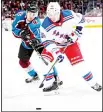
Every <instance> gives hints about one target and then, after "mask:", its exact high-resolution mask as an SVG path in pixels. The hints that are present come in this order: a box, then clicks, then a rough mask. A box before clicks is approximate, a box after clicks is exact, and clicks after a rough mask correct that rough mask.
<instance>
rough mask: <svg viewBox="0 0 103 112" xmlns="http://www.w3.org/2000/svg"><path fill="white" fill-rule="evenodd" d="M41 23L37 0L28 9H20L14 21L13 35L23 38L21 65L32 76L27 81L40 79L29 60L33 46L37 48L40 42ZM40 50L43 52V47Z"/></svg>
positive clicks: (20, 49) (20, 52) (20, 55)
mask: <svg viewBox="0 0 103 112" xmlns="http://www.w3.org/2000/svg"><path fill="white" fill-rule="evenodd" d="M40 25H41V22H40V20H39V18H38V6H37V4H36V3H35V2H32V3H30V4H29V5H28V6H27V10H26V11H19V12H18V13H17V14H16V16H15V18H14V21H13V23H12V33H13V35H14V36H15V37H16V38H21V39H22V43H21V45H20V48H19V54H18V57H19V59H20V60H19V64H20V66H21V67H22V68H23V69H24V70H25V71H26V72H27V73H28V74H29V75H30V76H31V77H30V78H28V79H26V80H25V81H26V82H27V83H29V82H31V81H33V80H38V79H39V77H38V74H37V72H36V71H35V70H34V68H33V66H32V65H31V63H30V61H29V60H30V57H31V55H32V53H33V51H34V49H33V48H32V47H34V48H35V47H36V45H37V44H38V43H40V33H39V32H40V31H39V28H40ZM29 40H30V41H29ZM38 52H39V53H41V52H42V48H41V49H39V50H38Z"/></svg>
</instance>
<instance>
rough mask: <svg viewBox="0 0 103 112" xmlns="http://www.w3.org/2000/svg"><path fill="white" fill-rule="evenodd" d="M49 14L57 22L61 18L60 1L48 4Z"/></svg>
mask: <svg viewBox="0 0 103 112" xmlns="http://www.w3.org/2000/svg"><path fill="white" fill-rule="evenodd" d="M47 16H48V17H49V18H50V19H51V20H52V21H53V22H57V21H59V19H60V5H59V3H58V2H50V3H49V4H48V6H47Z"/></svg>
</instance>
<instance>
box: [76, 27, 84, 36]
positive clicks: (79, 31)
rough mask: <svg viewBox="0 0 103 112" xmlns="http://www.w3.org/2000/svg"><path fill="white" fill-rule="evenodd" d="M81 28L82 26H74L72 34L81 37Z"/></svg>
mask: <svg viewBox="0 0 103 112" xmlns="http://www.w3.org/2000/svg"><path fill="white" fill-rule="evenodd" d="M82 29H83V27H82V26H76V29H75V31H74V34H75V35H77V36H78V37H81V36H82Z"/></svg>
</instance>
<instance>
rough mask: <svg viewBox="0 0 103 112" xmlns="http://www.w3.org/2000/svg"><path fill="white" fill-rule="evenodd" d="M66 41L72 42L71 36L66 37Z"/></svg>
mask: <svg viewBox="0 0 103 112" xmlns="http://www.w3.org/2000/svg"><path fill="white" fill-rule="evenodd" d="M67 42H68V43H70V44H72V43H74V42H73V39H72V38H71V37H69V36H68V37H67Z"/></svg>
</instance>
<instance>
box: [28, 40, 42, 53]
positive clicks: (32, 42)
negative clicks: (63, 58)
mask: <svg viewBox="0 0 103 112" xmlns="http://www.w3.org/2000/svg"><path fill="white" fill-rule="evenodd" d="M29 47H32V48H33V49H35V50H36V51H38V50H39V49H41V48H44V46H43V45H42V44H41V42H40V40H38V39H36V38H34V39H32V40H30V42H29Z"/></svg>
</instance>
